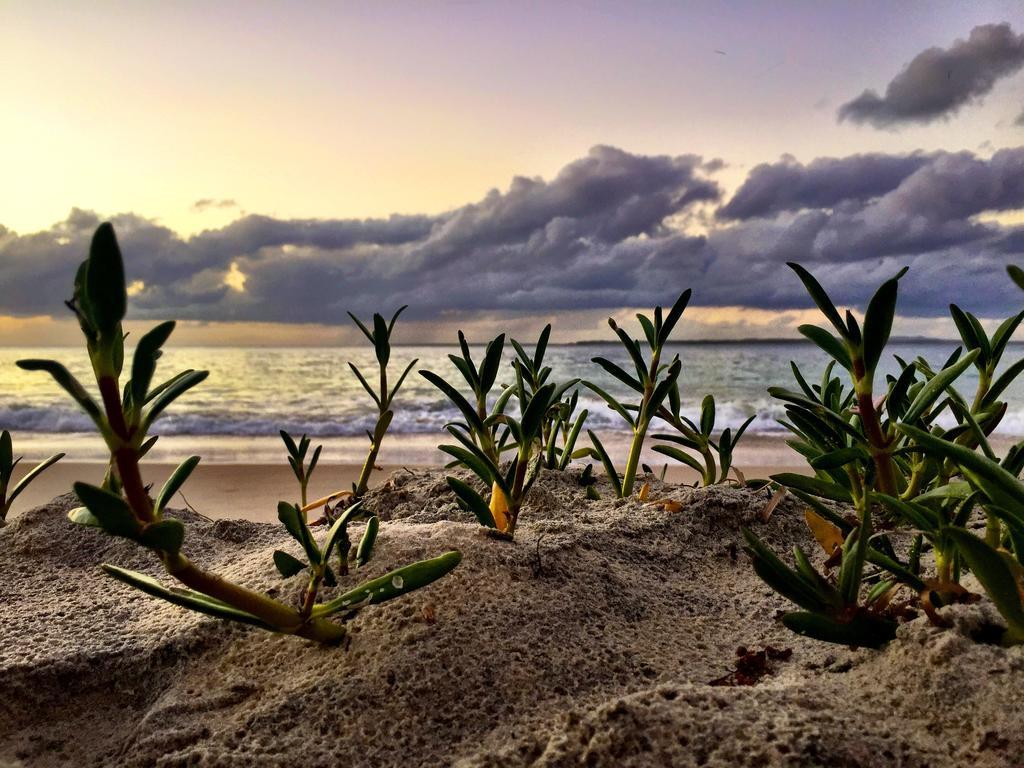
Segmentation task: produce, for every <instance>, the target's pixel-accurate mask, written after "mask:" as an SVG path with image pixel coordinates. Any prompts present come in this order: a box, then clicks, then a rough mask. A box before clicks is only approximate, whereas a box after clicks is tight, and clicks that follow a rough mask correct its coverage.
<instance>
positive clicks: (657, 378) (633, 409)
mask: <svg viewBox="0 0 1024 768" xmlns="http://www.w3.org/2000/svg"><path fill="white" fill-rule="evenodd" d="M690 294H691V291H690V290H689V289H687V290H686V291H684V292H683V293H682V294H681V295H680V296H679V298H678V299H676V302H675V304H673V305H672V308H671V309H670V310H669V312H668V315H666V316H664V317H663V311H662V308H661V307H655V308H654V319H653V321H652V320H651V319H650V318H648V317H647V316H646V315H643V314H638V315H637V316H636V317H637V320H639V321H640V325H641V327H642V328H643V331H644V336H645V338H646V340H647V350H648V353H649V358H648V359H646V360H645V359H644V354H643V348H642V345H641V343H640V341H639V340H637V339H634V338H632V337H631V336H630V335H629V334H628V333H626V331H624V330H623V329H622V328H620V327H619V326H618V324H616V322H615V320H614V318H608V325H609V326H610V327H611V329H612V330H613V331H614V332H615V334H616V335H617V336H618V337H619V341H621V342H622V346H623V347H625V349H626V352H627V353H628V354H629V357H630V360H631V361H632V363H633V367H634V369H635V371H636V375H635V376H634V375H633V374H631V373H628V372H627V371H625V370H624V369H623V368H621V367H619V366H618V365H617V364H616V363H613V362H612V361H611V360H608V359H606V358H604V357H595V358H593V362H594V363H596V364H597V365H599V366H601V367H602V368H603V369H604V370H605V371H607V372H608V373H609V374H611V375H612V376H613V377H615V378H616V379H618V380H619V381H621V382H622V383H623V384H625V385H626V386H627V387H629V388H630V389H632V390H633V391H634V392H636V393H638V394H639V395H640V401H639V402H638V403H636V404H623V403H620V402H619V401H618V400H617V399H616V398H614V397H612V396H611V395H610V394H608V393H607V392H605V391H604V390H603V389H601V388H600V387H599V386H597V385H596V384H594V383H593V382H589V381H585V382H583V384H584V386H586V387H589V388H590V389H591V390H593V391H594V392H595V393H597V395H598V396H600V397H601V398H602V399H603V400H604V401H605V402H606V403H608V407H609V408H611V409H612V410H613V411H615V412H616V413H617V414H619V416H621V417H622V419H623V420H624V421H625V422H626V423H627V424H628V425H629V428H630V430H631V431H632V433H633V438H632V441H631V442H630V447H629V456H628V457H627V459H626V468H625V470H624V471H623V473H622V478H621V480H620V478H619V474H618V471H617V470H616V469H615V464H614V462H612V460H611V457H610V456H609V455H608V452H607V451H606V450H605V448H604V446H603V445H602V444H601V441H600V440H599V439H598V438H597V435H595V434H594V433H593V432H592V431H591V430H587V434H588V435H589V436H590V442H591V444H592V445H593V454H592V455H593V456H594V457H595V458H598V459H600V461H601V463H602V464H603V465H604V468H605V472H606V473H607V475H608V479H609V481H611V483H612V487H613V488H614V489H615V493H616V495H617V496H619V497H622V498H625V497H627V496H630V495H632V493H633V485H634V483H635V482H636V475H637V470H638V469H639V468H640V453H641V451H642V450H643V447H644V439H645V438H646V436H647V430H648V428H649V427H650V425H651V421H652V420H653V419H654V417H655V416H656V415H657V413H658V409H659V408H661V405H662V403H663V402H664V401H665V398H667V397H668V395H669V393H670V392H671V391H672V389H673V387H674V386H675V385H676V380H677V379H678V378H679V371H680V370H681V367H682V364H681V363H680V362H679V356H678V355H676V356H675V357H674V358H673V359H672V361H671V362H670V363H668V364H665V363H663V362H662V354H663V352H664V349H665V344H666V343H668V340H669V336H670V335H671V334H672V330H673V329H674V328H675V326H676V323H678V322H679V318H680V317H682V315H683V310H684V309H686V305H687V304H688V303H689V301H690Z"/></svg>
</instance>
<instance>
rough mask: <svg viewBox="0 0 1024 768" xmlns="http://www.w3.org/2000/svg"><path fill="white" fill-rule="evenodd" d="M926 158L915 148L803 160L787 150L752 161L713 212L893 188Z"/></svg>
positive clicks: (747, 212)
mask: <svg viewBox="0 0 1024 768" xmlns="http://www.w3.org/2000/svg"><path fill="white" fill-rule="evenodd" d="M928 162H929V157H928V156H927V155H924V154H920V153H914V154H910V155H883V154H877V153H875V154H863V155H851V156H849V157H843V158H821V159H818V160H815V161H813V162H811V163H808V164H807V165H801V164H800V163H797V162H796V161H795V160H794V159H793V158H792V157H789V156H787V157H784V158H783V159H782V160H781V161H780V162H778V163H763V164H761V165H758V166H756V167H755V168H754V169H753V170H752V171H751V172H750V174H749V175H748V176H747V179H746V181H744V182H743V184H742V185H741V186H740V188H739V189H738V190H736V193H735V194H734V195H733V196H732V199H731V200H729V202H728V203H727V204H726V205H724V206H722V207H721V208H720V209H719V210H718V216H719V217H720V218H724V219H750V218H754V217H759V216H771V215H774V214H778V213H782V212H784V211H798V210H802V209H804V208H831V207H832V206H835V205H837V204H839V203H842V202H844V201H847V200H853V201H858V200H868V199H870V198H873V197H878V196H879V195H883V194H885V193H886V192H889V191H891V190H893V189H895V188H896V187H898V186H899V185H900V183H901V182H902V181H903V180H904V179H906V178H907V177H908V176H910V175H911V174H912V173H914V171H916V170H917V169H919V168H921V167H922V166H924V165H927V164H928Z"/></svg>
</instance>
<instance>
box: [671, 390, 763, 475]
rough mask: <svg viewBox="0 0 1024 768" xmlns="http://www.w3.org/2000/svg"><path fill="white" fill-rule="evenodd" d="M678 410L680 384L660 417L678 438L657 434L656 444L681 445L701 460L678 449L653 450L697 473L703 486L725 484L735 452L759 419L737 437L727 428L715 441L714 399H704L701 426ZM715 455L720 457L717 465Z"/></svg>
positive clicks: (742, 426)
mask: <svg viewBox="0 0 1024 768" xmlns="http://www.w3.org/2000/svg"><path fill="white" fill-rule="evenodd" d="M679 408H680V398H679V386H678V383H677V384H676V386H675V388H674V390H673V392H670V393H669V408H667V409H666V408H665V407H664V406H662V408H661V409H660V410H659V412H658V415H659V416H660V417H661V418H662V419H664V420H665V421H667V422H668V423H669V424H671V425H672V426H673V427H674V428H675V429H676V431H677V432H678V434H675V435H667V434H657V435H654V436H653V437H654V439H655V440H666V441H668V442H670V443H675V444H676V445H681V446H683V448H689V449H690V450H693V451H697V452H698V453H699V454H700V457H701V458H700V459H697V458H695V457H693V456H691V455H690V454H688V453H686V452H685V451H684V450H682V448H677V447H676V446H675V445H656V446H654V449H653V450H654V451H656V452H657V453H661V454H663V455H665V456H668V457H669V458H672V459H675V460H676V461H679V462H681V463H683V464H686V465H687V466H688V467H692V468H693V469H695V470H697V472H698V474H700V478H701V485H705V486H708V485H714V484H715V483H724V482H725V481H726V479H728V477H729V470H730V469H731V468H732V455H733V451H734V450H735V449H736V445H737V444H738V443H739V441H740V438H742V437H743V433H744V432H746V431H747V427H749V426H750V423H751V422H752V421H753V420H754V419H755V418H756V415H755V416H751V417H750V418H748V419H747V420H746V421H744V422H743V423H742V424H741V425H740V426H739V428H738V429H737V430H736V434H735V435H733V433H732V429H730V428H728V427H726V428H725V429H723V430H722V433H721V434H720V435H719V436H718V439H717V440H716V439H715V438H714V437H713V436H712V435H713V432H714V429H715V398H714V396H713V395H707V396H705V398H704V400H703V401H702V402H701V405H700V424H699V425H698V424H694V423H693V422H692V421H691V420H690V419H688V418H686V417H685V416H683V415H681V414H680V412H679ZM715 454H718V461H717V462H716V461H715Z"/></svg>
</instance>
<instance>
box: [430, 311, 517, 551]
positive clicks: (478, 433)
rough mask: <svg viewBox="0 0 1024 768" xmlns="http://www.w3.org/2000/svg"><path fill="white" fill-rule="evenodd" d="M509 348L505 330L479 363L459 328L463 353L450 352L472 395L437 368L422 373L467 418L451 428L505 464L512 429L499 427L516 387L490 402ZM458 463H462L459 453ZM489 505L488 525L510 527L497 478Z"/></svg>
mask: <svg viewBox="0 0 1024 768" xmlns="http://www.w3.org/2000/svg"><path fill="white" fill-rule="evenodd" d="M504 348H505V334H501V335H500V336H498V337H496V338H494V339H492V340H491V341H490V342H489V343H488V344H487V347H486V349H485V350H484V357H483V360H482V361H481V363H480V366H479V367H477V365H476V363H475V362H474V361H473V356H472V354H471V353H470V349H469V342H468V341H466V336H465V334H463V332H462V331H459V349H460V351H461V353H462V354H461V355H448V359H449V360H451V361H452V364H453V365H454V366H455V367H456V368H458V370H459V373H461V374H462V377H463V378H464V379H465V380H466V383H467V384H469V389H470V398H466V397H464V396H463V395H462V394H461V393H460V392H459V391H458V390H457V389H455V387H453V386H452V385H451V384H449V383H448V382H447V381H445V380H444V379H443V378H441V377H440V376H438V375H437V374H436V373H434V372H433V371H426V370H423V371H420V375H421V376H422V377H423V378H425V379H426V380H427V381H429V382H430V383H431V384H433V385H434V386H435V387H437V388H438V389H439V390H441V392H442V393H443V394H444V396H445V397H447V398H448V400H449V401H450V402H451V403H452V405H454V406H455V407H456V408H457V409H458V411H459V413H461V414H462V417H463V419H464V421H462V422H457V423H455V424H451V425H449V431H451V429H452V428H455V429H457V430H458V431H459V433H460V434H461V435H462V437H460V438H459V442H463V438H465V439H468V440H469V442H470V443H472V444H473V446H474V450H475V451H479V453H480V454H481V455H482V456H484V457H485V458H486V461H487V463H488V464H492V465H494V466H498V465H500V464H501V453H502V451H503V450H505V447H506V446H505V444H504V443H503V442H502V441H503V439H505V440H507V438H508V436H509V434H510V433H509V432H508V430H504V431H501V430H500V429H499V419H500V417H501V416H502V415H503V413H504V410H505V406H506V404H507V403H508V400H509V398H510V397H512V394H513V388H512V387H506V388H504V389H503V391H502V392H501V394H500V395H499V396H498V397H497V398H496V399H495V401H494V404H493V405H490V406H489V405H488V402H487V401H488V398H489V397H490V393H491V389H493V388H494V384H495V381H496V380H497V378H498V368H499V367H500V366H501V355H502V352H503V351H504ZM454 463H455V464H458V463H460V459H458V458H457V457H456V460H455V462H454ZM486 506H487V508H488V510H489V512H490V522H488V521H487V518H486V516H485V517H484V518H483V519H481V522H482V523H483V524H484V525H488V526H489V527H493V528H497V529H498V530H499V531H504V530H508V528H509V516H508V496H507V494H506V493H505V489H504V488H503V487H502V484H501V483H499V482H498V481H497V480H494V481H493V482H492V483H491V495H490V499H489V500H488V501H487V505H486Z"/></svg>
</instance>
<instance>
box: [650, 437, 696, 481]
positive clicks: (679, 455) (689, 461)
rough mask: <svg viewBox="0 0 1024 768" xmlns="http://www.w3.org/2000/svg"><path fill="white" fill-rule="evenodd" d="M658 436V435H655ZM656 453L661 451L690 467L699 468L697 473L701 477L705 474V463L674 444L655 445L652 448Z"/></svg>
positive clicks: (664, 454)
mask: <svg viewBox="0 0 1024 768" xmlns="http://www.w3.org/2000/svg"><path fill="white" fill-rule="evenodd" d="M655 437H657V435H655ZM651 450H652V451H654V452H655V453H660V454H661V455H663V456H668V457H669V458H671V459H675V460H676V461H678V462H681V463H683V464H685V465H686V466H688V467H692V468H693V469H695V470H697V474H699V475H700V476H701V477H703V476H704V465H703V464H701V463H700V462H699V461H698V460H697V459H695V458H694V457H693V456H691V455H690V454H688V453H686V452H685V451H683V450H682V449H680V448H676V447H675V446H672V445H655V446H654V447H653V448H652V449H651Z"/></svg>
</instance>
